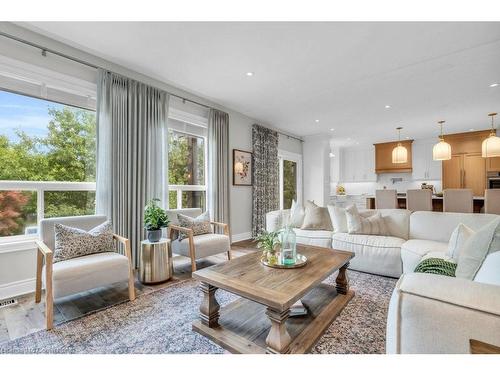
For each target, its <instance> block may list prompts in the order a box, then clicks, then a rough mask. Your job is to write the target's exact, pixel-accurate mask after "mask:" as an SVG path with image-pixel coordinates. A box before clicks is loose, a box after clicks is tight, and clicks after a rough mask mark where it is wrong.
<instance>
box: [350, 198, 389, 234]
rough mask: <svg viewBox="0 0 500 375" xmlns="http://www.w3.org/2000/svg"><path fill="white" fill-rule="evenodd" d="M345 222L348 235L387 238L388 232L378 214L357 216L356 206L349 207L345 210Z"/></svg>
mask: <svg viewBox="0 0 500 375" xmlns="http://www.w3.org/2000/svg"><path fill="white" fill-rule="evenodd" d="M345 215H346V220H347V232H348V233H349V234H370V235H374V236H387V235H388V234H389V230H388V228H387V225H386V223H385V220H384V218H383V217H382V214H381V213H380V212H377V213H375V214H374V215H371V216H368V217H363V216H361V215H360V214H359V212H358V209H357V207H356V206H354V205H353V206H350V207H348V208H346V210H345Z"/></svg>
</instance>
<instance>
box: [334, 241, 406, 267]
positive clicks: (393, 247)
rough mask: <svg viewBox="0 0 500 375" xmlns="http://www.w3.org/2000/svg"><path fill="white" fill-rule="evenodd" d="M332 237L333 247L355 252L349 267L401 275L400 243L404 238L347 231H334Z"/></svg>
mask: <svg viewBox="0 0 500 375" xmlns="http://www.w3.org/2000/svg"><path fill="white" fill-rule="evenodd" d="M332 238H333V242H332V247H333V248H334V249H337V250H345V251H352V252H354V253H355V257H354V258H353V259H352V260H351V262H350V268H352V269H354V270H358V271H364V272H370V273H375V274H378V275H384V276H391V277H399V276H401V270H402V267H401V245H402V244H403V243H404V242H405V240H404V239H402V238H398V237H392V236H371V235H366V234H348V233H335V234H334V235H333V236H332Z"/></svg>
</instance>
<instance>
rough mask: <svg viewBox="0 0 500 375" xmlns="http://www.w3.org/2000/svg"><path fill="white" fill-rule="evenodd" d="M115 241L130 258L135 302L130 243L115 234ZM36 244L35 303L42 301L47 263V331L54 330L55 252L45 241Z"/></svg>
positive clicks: (131, 296)
mask: <svg viewBox="0 0 500 375" xmlns="http://www.w3.org/2000/svg"><path fill="white" fill-rule="evenodd" d="M113 239H114V240H115V241H116V242H118V243H121V244H123V247H124V249H125V256H126V257H127V258H128V264H129V275H128V296H129V299H130V300H131V301H133V300H135V287H134V269H133V266H132V251H131V250H130V241H129V240H128V239H127V238H124V237H121V236H119V235H117V234H113ZM35 242H36V246H37V257H36V286H35V302H36V303H39V302H40V301H41V299H42V269H43V264H44V261H45V319H46V327H47V329H52V328H53V327H54V297H53V292H52V266H53V252H52V250H51V249H49V248H48V246H47V245H46V244H45V243H44V242H43V241H41V240H37V241H35Z"/></svg>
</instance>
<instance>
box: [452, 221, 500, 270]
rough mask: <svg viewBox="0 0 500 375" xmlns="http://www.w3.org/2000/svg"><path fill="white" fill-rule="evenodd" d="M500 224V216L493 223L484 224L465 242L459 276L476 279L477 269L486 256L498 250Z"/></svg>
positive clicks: (459, 263) (461, 253)
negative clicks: (497, 239) (497, 236)
mask: <svg viewBox="0 0 500 375" xmlns="http://www.w3.org/2000/svg"><path fill="white" fill-rule="evenodd" d="M499 226H500V218H496V219H495V220H493V221H492V222H491V223H489V224H487V225H485V226H483V227H482V228H481V229H479V230H478V231H477V232H476V233H474V234H473V235H472V236H471V237H470V238H469V239H468V240H467V242H465V244H464V246H463V247H462V249H461V251H460V255H459V257H458V262H457V270H456V272H455V274H456V276H457V277H460V278H463V279H468V280H474V277H475V276H476V273H477V271H478V270H479V268H480V267H481V265H482V264H483V261H484V259H485V258H486V256H487V255H488V254H489V253H490V252H491V253H493V252H496V251H498V249H496V248H495V247H494V246H497V245H496V235H497V233H498V231H499V230H500V229H499Z"/></svg>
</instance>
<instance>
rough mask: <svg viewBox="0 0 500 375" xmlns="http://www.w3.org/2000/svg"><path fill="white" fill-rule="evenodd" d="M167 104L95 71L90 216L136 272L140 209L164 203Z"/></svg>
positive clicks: (146, 89) (161, 96)
mask: <svg viewBox="0 0 500 375" xmlns="http://www.w3.org/2000/svg"><path fill="white" fill-rule="evenodd" d="M168 101H169V95H168V94H167V93H166V92H164V91H161V90H159V89H156V88H154V87H151V86H148V85H145V84H143V83H141V82H137V81H134V80H131V79H129V78H126V77H123V76H120V75H117V74H114V73H111V72H108V71H104V70H100V71H99V78H98V84H97V191H96V210H97V213H99V214H105V215H107V217H108V218H109V219H110V220H112V223H113V229H114V230H115V232H116V233H117V234H119V235H122V236H124V237H126V238H128V239H129V240H130V244H131V247H132V253H133V255H134V259H135V264H136V266H137V257H136V256H135V255H136V252H137V249H138V246H140V241H141V240H142V239H143V238H144V229H143V228H144V225H143V213H144V206H145V204H146V203H147V201H148V200H149V199H151V198H160V199H162V200H163V202H162V203H163V204H165V203H166V201H165V197H166V196H167V194H166V189H167V172H168V171H167V155H166V154H167V140H166V135H167V133H166V132H167V118H168Z"/></svg>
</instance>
